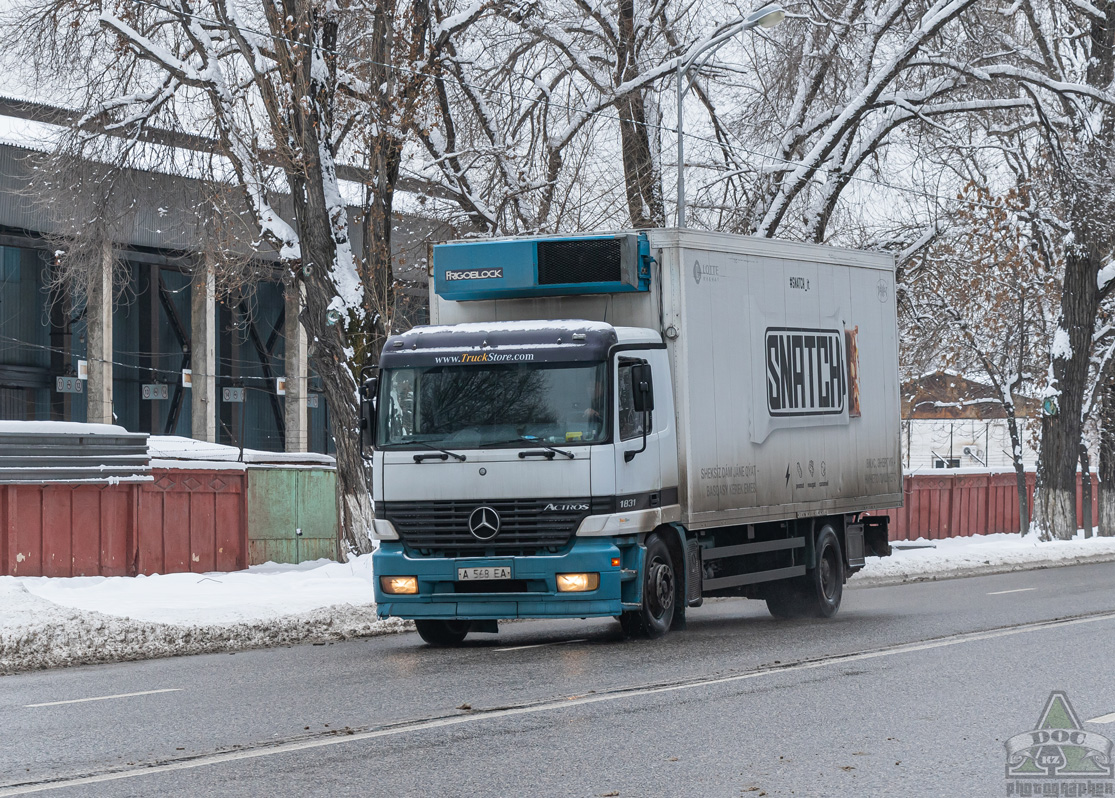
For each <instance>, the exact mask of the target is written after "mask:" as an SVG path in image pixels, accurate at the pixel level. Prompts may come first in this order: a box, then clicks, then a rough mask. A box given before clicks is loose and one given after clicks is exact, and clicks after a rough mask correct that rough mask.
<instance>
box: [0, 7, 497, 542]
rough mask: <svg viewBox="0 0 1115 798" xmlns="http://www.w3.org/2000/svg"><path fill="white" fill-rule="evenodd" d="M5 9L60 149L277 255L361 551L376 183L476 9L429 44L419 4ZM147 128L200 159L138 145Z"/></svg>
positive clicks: (350, 531)
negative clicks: (57, 129) (54, 113)
mask: <svg viewBox="0 0 1115 798" xmlns="http://www.w3.org/2000/svg"><path fill="white" fill-rule="evenodd" d="M9 13H10V16H11V20H10V22H11V24H10V25H9V28H8V34H7V37H6V39H7V44H8V47H9V51H8V57H9V59H11V58H13V57H15V58H17V59H21V60H22V61H23V62H24V63H26V64H28V65H30V66H31V67H33V68H35V70H36V71H37V73H38V76H39V77H40V78H41V79H42V82H43V83H44V84H45V85H47V86H49V87H50V88H51V91H52V93H54V94H55V95H61V96H62V97H63V99H64V100H66V101H67V102H68V103H69V104H70V105H71V106H72V107H75V108H78V109H80V113H79V114H78V115H77V118H76V119H75V121H74V123H73V128H72V132H71V134H70V135H69V136H68V137H66V139H65V141H64V142H63V143H62V144H61V145H60V146H61V147H62V148H63V149H64V150H66V151H67V154H68V155H70V156H75V157H79V158H84V159H86V160H91V161H101V162H110V163H118V164H126V165H130V166H140V167H146V166H151V165H152V164H153V163H154V162H156V161H157V162H158V165H159V166H160V167H162V168H170V169H177V170H182V171H185V172H186V173H188V174H192V175H194V176H197V177H202V178H204V179H207V180H209V181H210V182H211V184H212V185H213V186H214V197H217V196H224V197H228V196H229V195H231V196H232V197H233V199H234V200H235V202H236V205H237V208H236V210H237V211H238V212H239V213H237V214H234V215H244V216H246V218H247V219H248V220H249V221H248V222H247V224H245V225H244V226H243V228H239V227H237V228H236V229H234V230H233V231H232V233H233V236H234V237H235V238H237V239H238V243H239V245H240V246H241V247H242V246H243V245H244V244H248V245H249V248H254V249H257V250H259V251H261V252H269V253H273V254H274V255H277V257H278V259H279V262H280V264H281V266H282V270H283V272H284V282H286V283H287V286H288V289H287V290H289V291H294V292H298V294H299V295H300V297H301V302H302V307H303V310H302V313H301V317H300V321H301V324H302V326H303V328H304V329H305V330H306V333H307V336H308V340H309V341H310V345H309V356H310V364H311V365H312V366H313V368H314V370H315V371H316V372H317V373H318V375H319V376H320V377H321V379H322V384H323V386H324V389H325V394H326V398H327V400H328V402H329V405H330V409H331V414H330V417H331V422H332V426H333V435H334V438H335V441H336V447H337V464H338V492H339V498H340V507H341V519H342V530H343V533H344V539H345V541H346V542H347V544H348V547H349V548H350V549H355V550H360V549H366V548H367V547H368V545H369V543H368V539H367V535H366V530H367V529H368V527H369V526H370V517H371V506H370V501H369V494H368V490H367V483H366V469H365V464H364V462H363V461H362V459H361V457H360V454H359V448H358V445H359V418H358V408H359V402H358V393H357V384H356V377H355V373H356V371H357V370H358V368H359V366H360V365H361V363H359V362H357V361H356V349H357V347H359V348H360V349H361V350H362V351H363V352H367V353H369V354H370V356H371V357H374V356H375V355H376V354H377V352H378V348H377V346H376V342H377V341H382V338H383V337H384V335H385V334H387V333H389V332H391V331H392V323H393V318H392V310H393V309H394V308H395V307H396V303H395V301H394V298H393V291H394V290H395V288H396V287H397V284H396V281H395V280H394V278H393V276H392V274H391V264H390V258H389V253H390V232H391V227H392V213H393V208H392V200H393V189H394V186H395V184H396V182H397V178H398V169H399V162H400V159H401V152H402V149H403V146H404V143H405V141H406V139H407V135H408V128H409V126H410V125H411V124H412V120H413V118H414V113H415V109H416V108H417V107H418V106H419V104H420V102H421V101H422V100H423V98H424V91H425V88H426V86H427V83H428V80H427V78H428V67H429V65H430V60H431V59H432V57H433V56H432V53H433V50H434V48H435V46H436V45H437V42H438V41H440V40H443V39H444V38H445V37H447V36H448V35H449V34H450V33H451V32H452V30H454V28H455V26H465V25H467V24H469V22H470V20H471V19H472V18H473V15H474V14H475V13H478V11H475V10H474V11H469V10H467V9H466V10H465V11H464V12H462V13H460V14H458V15H456V16H454V17H453V18H452V20H451V21H449V22H447V23H445V24H444V26H443V27H441V28H438V31H439V36H441V37H442V39H440V40H439V39H438V38H437V37H434V36H432V35H431V32H432V31H433V30H434V29H435V27H437V25H438V22H437V20H435V19H433V18H432V17H431V6H430V4H429V3H427V2H425V0H413V1H412V2H411V3H410V4H404V3H388V4H383V3H375V4H372V3H364V2H361V0H352V2H334V0H276V1H274V2H272V0H262V1H261V2H255V1H254V0H249V1H248V2H237V1H236V0H173V1H170V2H165V3H164V2H158V1H156V0H112V1H110V2H107V3H104V2H99V0H27V2H26V3H24V4H21V5H17V7H16V8H15V9H14V11H11V12H9ZM395 61H399V62H401V64H402V66H401V68H396V67H395V65H394V64H395ZM153 130H162V131H174V132H177V133H178V134H179V135H185V136H196V137H199V138H200V139H202V140H205V141H208V142H210V151H209V152H207V153H204V154H203V155H201V156H200V157H199V155H198V153H197V152H196V149H197V148H195V152H194V153H192V154H185V155H184V154H183V152H182V150H181V148H176V147H174V146H169V147H166V146H158V145H152V144H151V141H150V132H151V131H153ZM106 133H107V134H108V135H105V134H106ZM342 161H344V162H347V164H348V165H349V166H350V167H351V164H354V163H360V162H363V167H364V168H363V171H362V172H360V173H359V174H358V177H359V178H360V180H361V182H362V183H363V184H364V185H365V190H363V191H358V192H351V191H348V190H347V189H346V187H345V185H344V184H343V182H342V180H341V179H340V178H339V174H338V169H339V166H338V165H339V163H340V162H342ZM349 171H350V172H351V171H353V170H352V169H351V168H350V169H349ZM229 189H231V191H229ZM346 192H347V194H346ZM354 194H355V196H353V195H354ZM353 205H356V206H357V207H358V208H359V207H360V206H363V209H362V210H359V211H358V212H357V215H358V216H359V217H360V218H358V219H353V218H352V216H350V207H351V206H353ZM354 222H359V223H362V224H363V226H364V247H363V251H362V252H357V251H354V247H353V242H352V234H353V230H354Z"/></svg>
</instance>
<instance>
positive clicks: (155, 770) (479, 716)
mask: <svg viewBox="0 0 1115 798" xmlns="http://www.w3.org/2000/svg"><path fill="white" fill-rule="evenodd" d="M1111 620H1115V612H1107V613H1103V614H1101V615H1090V616H1088V617H1085V618H1069V619H1065V620H1059V621H1040V622H1038V623H1033V624H1027V625H1025V626H1015V627H1012V628H1009V629H997V630H994V631H989V632H966V633H963V634H958V635H951V636H949V637H943V638H938V639H937V640H928V641H925V642H922V643H903V644H900V645H897V646H893V647H890V648H882V649H876V650H874V651H865V652H863V653H860V654H841V655H837V656H833V657H825V658H823V659H817V660H807V661H805V662H797V663H792V664H788V665H783V666H776V667H773V668H767V669H765V670H758V671H748V672H747V673H738V674H735V675H733V676H719V677H716V678H705V679H696V680H694V681H690V682H681V683H679V684H667V685H657V686H649V687H639V688H635V689H630V690H617V691H615V692H611V693H595V694H593V695H584V696H574V697H572V698H567V699H564V700H559V701H547V702H544V703H541V704H530V705H526V706H520V707H507V708H505V709H493V710H490V711H478V712H477V711H474V712H472V713H470V714H467V715H454V716H448V717H443V718H433V719H430V720H424V721H418V722H415V723H404V724H399V725H396V726H390V727H387V728H381V729H373V730H370V731H363V732H356V733H355V734H346V735H343V736H339V737H328V738H324V739H315V740H297V741H293V742H289V743H279V744H277V745H272V746H267V747H261V748H256V749H250V750H240V751H228V752H225V753H220V754H205V755H202V756H198V757H194V758H192V759H182V760H178V761H175V762H167V763H165V764H162V765H146V766H143V767H137V768H133V769H132V770H118V771H115V772H113V773H99V774H97V775H94V776H78V777H75V778H69V779H59V780H57V781H51V782H47V783H42V782H40V783H37V784H25V785H13V786H10V787H0V798H9V796H13V795H30V794H33V793H39V792H47V791H49V790H60V789H63V788H65V787H81V786H85V785H88V784H103V783H104V782H109V781H120V780H122V779H133V778H136V777H137V776H150V775H157V774H160V773H174V772H177V771H180V770H193V769H194V768H200V767H208V766H210V765H220V764H223V763H225V762H239V761H243V760H246V759H259V758H261V757H266V756H279V755H281V754H289V753H294V752H299V751H309V750H313V749H315V748H326V747H329V746H333V745H343V744H346V743H355V742H362V741H364V740H375V739H377V738H380V737H393V736H396V735H400V734H410V733H411V732H419V731H427V730H430V729H442V728H446V727H448V726H459V725H461V724H465V723H476V722H478V721H485V720H490V719H501V718H509V717H515V716H517V715H533V714H537V713H540V712H551V711H553V710H557V709H564V708H566V707H577V706H585V705H587V704H598V703H602V702H605V701H617V700H620V699H623V698H632V697H636V696H644V695H656V694H658V693H672V692H677V691H679V690H691V689H693V688H695V687H709V686H712V685H719V684H731V683H733V682H743V681H749V680H751V679H757V678H760V677H763V676H773V675H778V674H782V673H792V672H795V671H807V670H815V669H817V668H825V667H828V666H830V665H847V664H848V663H851V662H863V661H866V660H872V659H879V658H880V657H890V656H894V655H897V654H912V653H916V652H919V651H931V650H933V649H935V648H949V647H951V646H957V645H961V644H963V643H975V642H979V641H982V640H995V639H997V638H1001V637H1013V636H1015V635H1020V634H1029V633H1030V632H1040V631H1044V630H1046V629H1059V628H1061V627H1065V626H1078V625H1080V624H1085V623H1095V622H1097V621H1111Z"/></svg>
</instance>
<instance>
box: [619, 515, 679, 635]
mask: <svg viewBox="0 0 1115 798" xmlns="http://www.w3.org/2000/svg"><path fill="white" fill-rule="evenodd" d="M646 548H647V554H646V563H645V567H644V568H643V606H642V608H641V609H638V610H630V611H628V612H625V613H623V614H622V615H621V616H620V617H619V622H620V625H621V626H622V627H623V632H624V634H626V635H627V636H628V637H649V638H652V639H653V638H656V637H662V635H664V634H666V632H668V631H670V627H671V626H672V625H673V623H674V612H675V610H676V609H677V602H676V601H675V598H676V596H677V572H676V571H675V569H674V560H673V557H671V556H670V549H669V548H668V547H667V546H666V542H665V541H664V540H662V538H660V537H658V535H656V534H651V535H649V536H648V537H647V540H646Z"/></svg>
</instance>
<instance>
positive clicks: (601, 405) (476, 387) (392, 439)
mask: <svg viewBox="0 0 1115 798" xmlns="http://www.w3.org/2000/svg"><path fill="white" fill-rule="evenodd" d="M606 374H607V372H606V370H605V366H604V364H603V363H590V364H586V363H531V364H524V365H513V364H500V365H476V366H460V365H449V366H430V367H425V368H396V369H387V370H385V372H384V374H383V377H382V379H381V381H380V382H381V389H380V396H379V413H378V417H379V429H378V431H377V432H378V434H377V435H376V439H377V440H376V444H377V446H378V447H379V448H381V449H393V448H394V449H422V448H423V447H427V448H428V447H432V446H440V447H445V448H447V449H471V448H480V447H500V446H507V447H518V448H523V447H524V446H529V444H530V443H531V442H533V441H537V442H538V443H539V444H550V445H552V444H556V443H560V444H562V445H563V446H575V445H578V444H591V443H599V442H601V441H604V440H606V439H607V438H608V429H609V426H608V412H607V406H606V402H605V397H606V396H607V378H606Z"/></svg>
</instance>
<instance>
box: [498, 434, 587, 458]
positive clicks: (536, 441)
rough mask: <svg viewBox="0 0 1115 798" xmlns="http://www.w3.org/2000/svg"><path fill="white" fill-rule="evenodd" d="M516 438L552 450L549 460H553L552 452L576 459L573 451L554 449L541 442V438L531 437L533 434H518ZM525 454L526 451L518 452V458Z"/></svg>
mask: <svg viewBox="0 0 1115 798" xmlns="http://www.w3.org/2000/svg"><path fill="white" fill-rule="evenodd" d="M517 440H518V441H522V442H523V443H529V444H532V445H534V446H538V447H540V448H542V449H545V450H546V451H547V452H553V454H551V455H550V459H551V460H553V459H554V454H562V455H565V456H566V457H568V458H569V459H570V460H576V459H577V455H575V454H573V452H569V451H566V450H565V449H555V448H554V447H553V446H549V445H547V444H545V443H542V441H541V440H539V439H538V438H535V437H533V436H531V435H520V436H519V437H518V438H517ZM507 442H508V443H515V442H516V441H507ZM526 456H527V453H526V452H519V458H520V459H522V458H524V457H526Z"/></svg>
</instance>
